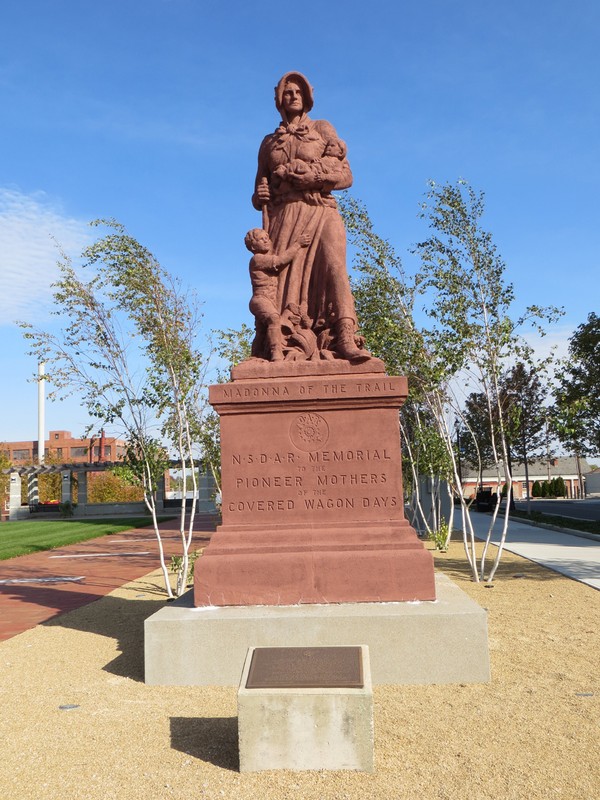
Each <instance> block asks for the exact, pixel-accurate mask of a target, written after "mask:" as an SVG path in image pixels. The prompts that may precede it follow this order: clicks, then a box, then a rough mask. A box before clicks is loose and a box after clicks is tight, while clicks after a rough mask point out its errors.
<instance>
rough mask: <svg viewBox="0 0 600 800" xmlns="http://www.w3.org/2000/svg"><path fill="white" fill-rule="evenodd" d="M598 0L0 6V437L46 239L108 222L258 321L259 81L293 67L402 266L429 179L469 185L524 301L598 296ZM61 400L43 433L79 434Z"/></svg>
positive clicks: (572, 316) (245, 318) (262, 96)
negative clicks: (331, 128)
mask: <svg viewBox="0 0 600 800" xmlns="http://www.w3.org/2000/svg"><path fill="white" fill-rule="evenodd" d="M599 35H600V5H598V3H597V0H570V2H567V1H566V0H560V2H559V1H557V0H544V2H542V0H504V1H503V2H502V3H498V2H491V1H488V0H454V2H449V0H422V2H420V3H418V4H417V3H408V2H404V1H403V0H394V2H391V0H390V2H378V0H373V1H372V2H370V3H359V2H354V0H349V1H348V0H347V1H346V2H335V1H332V2H329V3H322V2H314V0H305V2H302V3H301V4H297V5H296V6H294V4H291V3H290V4H282V3H275V2H272V1H271V0H266V1H263V2H261V0H255V2H248V1H247V0H246V1H245V2H244V1H243V0H230V1H229V2H223V1H221V2H216V1H214V0H205V1H203V0H144V2H142V1H141V0H137V2H134V1H133V0H119V2H116V1H115V0H104V2H103V3H98V2H91V0H53V1H52V2H47V0H20V2H19V3H6V4H4V7H3V9H2V12H1V13H0V107H1V108H2V110H3V113H2V124H1V125H0V153H1V154H2V157H1V159H0V335H1V337H2V347H1V348H0V370H1V374H2V376H3V389H2V392H1V393H0V441H2V440H10V439H25V438H36V436H37V433H36V431H37V427H36V402H37V392H36V388H35V386H34V385H32V384H30V383H28V382H27V378H28V376H29V375H31V374H32V372H33V371H34V370H35V364H34V363H32V360H31V359H30V358H28V357H27V356H26V349H27V348H26V345H25V343H24V342H23V340H22V338H21V334H20V332H19V331H18V330H17V329H16V328H15V326H14V320H15V319H27V320H30V321H33V322H36V323H38V324H40V325H42V326H43V325H47V324H50V322H49V321H50V319H51V318H50V317H49V316H48V312H49V302H48V301H49V297H50V291H49V283H50V281H51V280H52V277H53V270H54V262H55V260H56V254H55V251H54V249H53V244H52V239H51V238H50V237H51V235H52V236H54V237H55V238H56V239H57V240H58V241H59V242H60V243H61V244H62V246H63V247H64V248H65V249H66V250H67V251H69V252H72V253H74V254H76V253H77V252H78V251H79V250H80V249H81V247H82V245H83V244H85V242H86V241H87V240H88V237H89V236H90V231H89V229H88V228H87V222H88V221H90V220H92V219H94V218H97V217H113V218H116V219H118V220H119V221H120V222H122V223H123V224H125V225H126V226H127V228H128V230H129V232H130V233H131V234H132V235H134V236H135V237H136V238H137V239H138V240H139V241H141V242H142V243H143V244H144V245H146V246H147V247H148V248H149V249H151V250H152V251H153V252H154V254H155V255H156V256H157V258H158V259H159V260H160V261H161V262H162V263H163V265H164V266H165V267H167V268H168V269H169V270H170V271H171V272H173V273H174V274H176V275H178V276H180V277H181V278H182V279H183V281H184V282H185V283H187V284H189V285H191V286H193V287H195V288H196V289H197V291H198V293H199V295H200V297H201V298H202V299H203V300H204V301H205V306H204V311H205V325H206V329H207V331H208V330H210V329H211V328H217V327H219V328H224V327H234V328H237V327H239V326H240V325H241V323H242V322H247V323H250V322H251V316H250V312H249V311H248V300H249V295H250V288H249V283H248V278H247V262H248V254H247V251H246V250H245V248H244V244H243V236H244V233H245V232H246V230H248V228H250V227H253V226H255V225H258V224H260V222H259V215H258V214H257V212H255V211H254V210H253V208H252V206H251V204H250V195H251V192H252V185H253V180H254V172H255V168H256V153H257V149H258V145H259V143H260V141H261V139H262V137H263V136H264V135H265V134H266V133H268V132H270V131H271V130H273V129H274V127H275V126H276V124H277V122H278V117H277V114H276V111H275V108H274V105H273V87H274V85H275V83H276V82H277V80H278V78H279V77H280V76H281V74H283V73H284V72H286V71H288V70H291V69H295V70H300V71H302V72H304V73H305V74H306V75H307V76H308V78H309V80H310V81H311V83H312V84H313V86H314V87H315V108H314V109H313V112H312V116H313V117H314V118H319V117H323V118H325V119H328V120H330V121H331V122H332V123H333V124H334V125H335V127H336V128H337V130H338V133H339V135H340V136H341V137H342V138H343V139H345V140H346V142H347V144H348V149H349V160H350V163H351V166H352V170H353V173H354V187H353V189H352V192H353V194H354V195H355V196H356V197H358V198H360V199H361V200H362V201H364V202H365V203H366V205H367V207H368V208H369V211H370V213H371V216H372V218H373V220H374V223H375V226H376V229H377V231H378V232H379V233H380V234H381V235H382V236H384V237H386V238H389V239H390V240H391V241H392V243H393V244H394V245H395V246H396V249H397V251H398V252H399V254H400V255H402V256H403V257H405V264H406V267H407V269H408V270H410V268H411V260H410V256H408V254H407V251H408V249H409V248H410V247H411V245H412V244H413V243H414V242H416V241H418V240H420V239H422V238H423V236H424V228H423V223H422V222H420V221H419V220H418V219H417V212H418V205H419V202H420V201H421V199H422V197H423V194H424V192H425V191H426V182H427V180H428V179H429V178H433V179H434V180H436V181H437V182H440V183H441V182H445V181H454V180H456V179H457V178H459V177H463V178H466V179H467V180H469V181H470V182H471V184H472V185H474V186H475V187H476V188H478V189H482V190H484V191H485V193H486V198H487V213H486V217H485V218H484V224H485V225H486V226H487V227H488V229H490V230H491V231H492V232H493V234H494V237H495V241H496V243H497V245H498V248H499V251H500V253H501V254H502V256H503V257H504V259H505V261H506V263H507V278H508V279H509V280H512V281H513V282H514V284H515V287H516V293H517V303H518V306H520V307H524V306H526V305H528V304H530V303H539V304H557V305H564V307H565V312H566V313H565V317H564V318H563V320H562V321H561V323H560V325H559V326H558V327H557V328H556V329H555V331H554V332H553V333H552V335H551V336H550V337H549V341H550V342H556V343H558V344H559V345H561V346H562V347H564V343H565V341H566V339H567V338H568V336H569V335H570V333H571V332H572V331H573V329H574V328H575V327H576V326H577V325H578V324H580V323H581V322H583V321H584V320H585V319H586V317H587V314H588V313H589V312H590V311H598V306H599V303H598V299H599V296H600V292H599V291H598V288H597V287H598V275H599V274H600V272H599V267H600V264H599V261H600V258H599V255H598V252H599V246H598V234H597V230H598V221H599V213H598V212H599V206H600V201H599V193H598V185H599V183H600V152H599V150H600V137H599V136H598V128H599V120H600V114H599V110H600V109H599V105H600V103H599V97H600V93H599V90H598V86H599V85H600V51H599V48H598V44H597V42H598V38H599ZM86 422H87V419H86V416H85V413H84V412H83V411H82V410H81V409H80V408H79V407H78V405H77V404H76V403H73V402H69V403H63V404H60V405H59V404H52V405H49V406H48V408H47V411H46V425H47V429H50V428H53V429H67V430H71V431H72V432H73V433H74V434H78V433H80V432H81V431H82V429H83V428H84V427H85V424H86Z"/></svg>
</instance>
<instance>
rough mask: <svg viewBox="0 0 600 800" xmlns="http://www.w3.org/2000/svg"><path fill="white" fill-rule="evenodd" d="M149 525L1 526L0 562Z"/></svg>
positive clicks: (135, 521) (138, 520)
mask: <svg viewBox="0 0 600 800" xmlns="http://www.w3.org/2000/svg"><path fill="white" fill-rule="evenodd" d="M160 519H171V517H160ZM151 524H152V523H151V522H150V521H149V520H148V517H135V518H132V519H109V520H106V519H99V520H81V521H79V520H65V519H62V520H35V521H29V520H26V521H23V522H20V521H18V522H3V523H2V524H1V525H0V561H2V560H4V559H7V558H14V557H15V556H24V555H27V554H28V553H37V552H39V551H40V550H52V549H53V548H55V547H62V546H63V545H65V544H75V543H76V542H85V541H87V540H88V539H96V538H97V537H98V536H106V535H107V534H111V533H121V532H122V531H128V530H130V529H131V528H142V527H145V526H147V525H151Z"/></svg>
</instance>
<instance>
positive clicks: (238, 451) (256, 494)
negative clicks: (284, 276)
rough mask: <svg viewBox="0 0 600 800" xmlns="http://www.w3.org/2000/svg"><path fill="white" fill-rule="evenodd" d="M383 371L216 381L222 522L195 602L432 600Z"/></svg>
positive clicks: (395, 390)
mask: <svg viewBox="0 0 600 800" xmlns="http://www.w3.org/2000/svg"><path fill="white" fill-rule="evenodd" d="M405 397H406V380H405V379H404V378H397V377H389V376H386V375H380V374H376V375H374V376H369V375H368V374H366V375H364V374H361V375H356V376H355V375H332V376H331V377H330V376H313V377H311V378H310V379H308V378H300V379H293V378H291V379H285V380H284V379H278V380H268V381H234V382H233V383H231V384H223V385H218V386H214V387H211V390H210V400H211V403H212V404H213V406H214V407H215V409H216V410H217V412H218V413H219V415H220V417H221V459H222V490H223V506H222V509H223V524H222V525H221V526H220V527H219V528H218V530H217V533H216V534H215V535H214V536H213V538H212V541H211V543H210V545H209V546H208V547H207V548H206V550H205V552H204V555H203V557H202V559H201V560H200V561H199V562H198V564H197V566H196V580H195V602H196V605H211V604H212V605H249V604H261V603H263V604H269V605H270V604H274V605H285V604H290V603H322V602H373V601H385V600H389V601H392V600H414V599H421V600H432V599H435V588H434V580H433V563H432V559H431V555H430V553H429V552H427V551H426V550H425V549H424V548H423V545H422V543H421V542H420V541H419V540H418V538H417V536H416V534H415V533H414V531H413V530H412V528H410V526H409V525H408V523H407V522H406V520H405V519H404V512H403V503H402V466H401V458H400V433H399V423H398V410H399V408H400V406H401V405H402V402H403V401H404V399H405Z"/></svg>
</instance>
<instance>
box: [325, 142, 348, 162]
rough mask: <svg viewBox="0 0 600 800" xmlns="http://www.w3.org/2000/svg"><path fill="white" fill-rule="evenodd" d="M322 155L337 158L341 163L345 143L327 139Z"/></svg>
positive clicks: (344, 154) (344, 156) (344, 153)
mask: <svg viewBox="0 0 600 800" xmlns="http://www.w3.org/2000/svg"><path fill="white" fill-rule="evenodd" d="M323 155H324V156H332V157H333V158H339V159H340V161H342V160H343V159H344V158H346V143H345V142H343V141H342V140H341V139H329V141H328V142H327V143H326V144H325V152H324V153H323Z"/></svg>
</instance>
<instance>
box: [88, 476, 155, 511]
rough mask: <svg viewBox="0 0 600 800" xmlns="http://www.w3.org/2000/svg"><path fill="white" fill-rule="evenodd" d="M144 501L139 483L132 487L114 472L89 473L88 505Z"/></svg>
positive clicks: (129, 482)
mask: <svg viewBox="0 0 600 800" xmlns="http://www.w3.org/2000/svg"><path fill="white" fill-rule="evenodd" d="M143 500H144V492H143V489H142V487H141V486H140V485H139V483H138V484H137V485H132V483H131V481H125V480H123V479H122V478H121V477H119V475H117V474H115V472H114V471H106V472H90V473H88V477H87V501H88V503H139V502H140V501H143Z"/></svg>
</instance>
